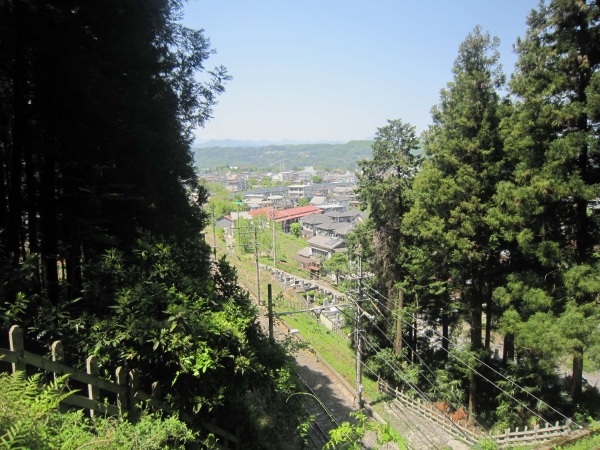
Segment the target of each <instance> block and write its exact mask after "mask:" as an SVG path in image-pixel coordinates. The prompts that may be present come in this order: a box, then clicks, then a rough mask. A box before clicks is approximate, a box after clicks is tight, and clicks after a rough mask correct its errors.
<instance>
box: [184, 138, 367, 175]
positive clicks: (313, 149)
mask: <svg viewBox="0 0 600 450" xmlns="http://www.w3.org/2000/svg"><path fill="white" fill-rule="evenodd" d="M371 144H373V141H350V142H347V143H346V144H302V145H269V146H266V147H207V148H197V147H196V148H194V149H193V151H194V157H195V159H196V166H197V167H199V168H214V167H215V166H224V165H229V166H238V167H256V168H261V167H269V166H271V165H272V166H274V167H276V168H279V167H280V163H281V162H283V165H284V167H285V169H288V170H289V169H292V168H293V167H298V168H303V167H304V166H311V165H312V166H318V167H324V168H329V169H334V168H335V169H354V168H356V167H358V165H357V164H356V161H358V160H360V159H365V158H372V156H373V150H372V149H371Z"/></svg>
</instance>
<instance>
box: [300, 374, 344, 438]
mask: <svg viewBox="0 0 600 450" xmlns="http://www.w3.org/2000/svg"><path fill="white" fill-rule="evenodd" d="M296 375H297V376H298V379H299V380H300V381H301V382H302V384H303V386H304V388H305V392H306V394H309V395H302V398H301V402H302V404H303V405H304V409H305V410H306V412H307V413H308V415H309V416H311V417H313V420H312V422H311V424H310V428H309V429H308V441H309V444H311V445H312V447H313V448H316V449H319V450H320V449H322V448H323V446H324V445H325V444H326V443H327V442H328V441H329V431H331V430H332V429H334V428H336V427H338V426H339V425H340V422H339V421H338V420H337V418H336V417H335V416H334V415H333V413H332V412H331V411H330V410H329V409H328V408H327V406H325V404H323V403H322V402H321V400H319V398H318V397H317V395H316V394H315V391H314V390H313V389H312V388H311V387H310V386H309V385H308V384H307V383H306V381H304V379H303V378H302V376H301V375H300V374H299V373H296Z"/></svg>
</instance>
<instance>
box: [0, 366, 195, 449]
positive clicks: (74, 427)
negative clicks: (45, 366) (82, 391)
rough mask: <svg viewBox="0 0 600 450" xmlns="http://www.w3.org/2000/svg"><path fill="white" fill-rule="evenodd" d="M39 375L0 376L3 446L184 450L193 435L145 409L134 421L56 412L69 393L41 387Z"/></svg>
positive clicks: (0, 438)
mask: <svg viewBox="0 0 600 450" xmlns="http://www.w3.org/2000/svg"><path fill="white" fill-rule="evenodd" d="M38 383H39V376H34V377H31V378H29V379H25V377H24V374H23V372H17V373H16V374H13V375H10V376H9V375H7V374H4V373H3V374H0V442H1V443H2V445H3V447H4V448H11V449H12V448H15V449H16V448H27V449H31V450H45V449H56V448H60V449H63V450H71V449H72V450H76V449H80V448H83V447H87V446H91V447H93V448H102V449H123V448H130V449H144V450H145V449H161V448H185V446H184V444H185V443H186V442H190V441H194V440H195V436H194V433H193V432H191V431H190V430H189V429H188V428H187V427H186V425H185V424H184V423H183V422H181V421H179V420H178V419H177V418H175V417H169V418H167V419H163V418H161V417H160V416H159V415H157V414H150V413H148V412H147V411H143V412H142V414H141V417H140V420H139V421H138V422H137V423H136V424H132V423H130V422H128V421H127V420H125V419H124V418H112V417H111V418H104V417H98V418H97V419H96V420H95V423H94V425H93V426H92V425H91V424H90V422H89V421H87V420H85V419H84V417H83V411H81V410H80V411H71V412H68V413H66V414H60V413H59V412H58V404H59V402H60V400H61V399H62V398H64V397H65V396H66V395H68V394H62V393H61V392H60V391H59V389H58V387H59V386H58V385H53V386H45V387H41V386H40V385H39V384H38Z"/></svg>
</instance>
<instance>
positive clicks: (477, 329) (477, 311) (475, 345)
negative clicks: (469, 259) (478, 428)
mask: <svg viewBox="0 0 600 450" xmlns="http://www.w3.org/2000/svg"><path fill="white" fill-rule="evenodd" d="M469 296H470V309H471V318H470V319H471V351H472V352H473V353H475V354H478V353H479V350H481V347H482V345H481V328H482V327H481V313H482V307H481V288H480V285H478V284H476V283H475V282H474V283H473V290H472V291H471V292H470V293H469ZM469 414H470V415H471V416H473V415H475V414H477V377H476V375H475V373H474V371H470V372H469Z"/></svg>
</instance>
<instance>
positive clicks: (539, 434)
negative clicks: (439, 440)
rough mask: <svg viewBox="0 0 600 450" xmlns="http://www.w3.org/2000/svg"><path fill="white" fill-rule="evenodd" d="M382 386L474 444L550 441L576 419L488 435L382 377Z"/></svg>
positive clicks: (507, 445)
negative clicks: (405, 392) (405, 391)
mask: <svg viewBox="0 0 600 450" xmlns="http://www.w3.org/2000/svg"><path fill="white" fill-rule="evenodd" d="M378 389H379V391H380V392H383V393H385V394H387V395H389V396H391V397H392V398H394V400H395V401H398V402H399V403H400V405H401V406H403V407H405V408H408V409H410V410H411V411H413V412H415V413H417V414H419V415H420V416H422V417H425V418H426V419H428V420H430V421H432V422H434V423H435V424H436V425H438V426H440V427H442V428H443V429H445V430H446V431H447V432H449V433H451V434H452V435H453V436H454V437H455V438H457V439H459V440H461V441H462V442H464V443H466V444H468V445H472V444H473V443H476V442H477V441H478V440H480V439H492V440H493V441H494V442H496V444H498V446H499V447H500V448H511V447H520V446H526V445H528V446H531V445H537V444H541V443H543V442H546V441H550V440H553V439H557V438H559V437H563V436H565V435H568V434H570V433H571V427H572V421H571V419H567V420H566V421H565V423H564V424H563V425H561V424H560V422H556V424H555V425H554V426H550V425H549V424H548V423H546V426H545V427H543V428H540V427H539V426H538V425H536V426H535V427H533V429H531V430H529V429H528V427H525V429H523V430H521V431H519V428H518V427H517V428H516V429H515V430H514V431H511V430H510V428H507V429H506V430H505V431H504V433H498V434H492V435H486V434H483V433H482V432H481V431H479V430H477V429H474V428H471V429H469V428H467V426H466V422H467V421H466V420H453V418H452V416H451V415H447V414H445V413H444V412H442V411H441V410H440V409H439V408H438V407H437V406H435V405H433V404H431V403H428V402H424V401H422V400H421V399H420V398H419V399H413V398H411V397H409V396H407V395H406V394H404V393H403V392H401V391H398V390H397V389H392V388H391V387H390V386H389V385H388V384H387V383H386V382H384V381H383V380H381V379H380V380H379V381H378Z"/></svg>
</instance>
